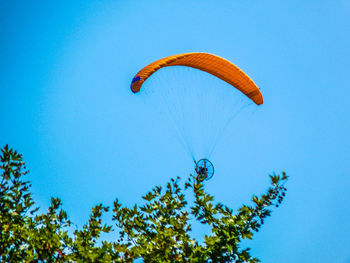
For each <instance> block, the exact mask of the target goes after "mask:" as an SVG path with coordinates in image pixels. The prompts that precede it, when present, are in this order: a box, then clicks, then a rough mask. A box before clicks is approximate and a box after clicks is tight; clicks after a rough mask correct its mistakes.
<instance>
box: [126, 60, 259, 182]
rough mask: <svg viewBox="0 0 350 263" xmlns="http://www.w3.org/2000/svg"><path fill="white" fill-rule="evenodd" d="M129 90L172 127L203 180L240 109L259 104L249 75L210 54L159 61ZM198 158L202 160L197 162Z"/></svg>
mask: <svg viewBox="0 0 350 263" xmlns="http://www.w3.org/2000/svg"><path fill="white" fill-rule="evenodd" d="M208 73H209V74H208ZM130 88H131V91H132V92H133V93H134V94H139V97H142V99H143V101H144V102H145V104H148V105H151V106H152V107H153V108H155V110H156V113H157V114H156V115H159V117H161V119H162V118H163V119H162V120H161V121H162V122H163V123H164V124H165V126H170V130H172V131H173V132H174V134H173V135H175V137H176V138H177V139H178V140H179V141H180V143H181V144H182V146H184V148H185V150H186V151H187V152H188V153H189V154H190V155H191V157H192V159H193V160H194V162H195V165H196V167H195V171H196V173H197V174H198V176H199V177H201V178H202V177H203V179H210V178H211V177H212V176H213V173H214V168H213V165H212V163H211V162H210V161H209V160H208V159H209V157H210V156H211V154H212V153H213V152H214V149H215V148H216V145H217V144H218V141H219V139H221V138H222V137H223V131H224V130H225V129H226V128H227V127H228V124H229V123H231V122H232V120H233V118H234V117H236V116H237V115H238V113H240V112H241V110H242V109H244V108H246V107H248V106H250V105H253V106H258V105H261V104H263V96H262V94H261V92H260V90H259V88H258V87H257V85H256V84H255V83H254V82H253V80H252V79H250V78H249V76H248V75H246V74H245V73H244V72H243V71H242V70H241V69H239V68H238V67H237V66H236V65H234V64H233V63H231V62H230V61H228V60H226V59H224V58H221V57H219V56H216V55H212V54H208V53H185V54H179V55H173V56H169V57H165V58H162V59H159V60H157V61H155V62H153V63H151V64H149V65H147V66H146V67H144V68H143V69H141V70H140V71H139V72H138V73H137V74H136V75H135V77H134V78H133V79H132V82H131V85H130ZM232 88H233V89H232ZM157 117H158V116H157ZM168 128H169V127H168ZM196 157H201V158H198V159H200V160H199V161H198V162H197V161H196V159H197V158H196Z"/></svg>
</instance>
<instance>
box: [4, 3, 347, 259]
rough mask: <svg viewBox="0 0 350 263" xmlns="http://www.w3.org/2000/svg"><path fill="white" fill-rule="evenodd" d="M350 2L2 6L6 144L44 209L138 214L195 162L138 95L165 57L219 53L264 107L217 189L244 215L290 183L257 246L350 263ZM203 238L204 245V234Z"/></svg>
mask: <svg viewBox="0 0 350 263" xmlns="http://www.w3.org/2000/svg"><path fill="white" fill-rule="evenodd" d="M349 17H350V2H349V1H346V0H339V1H338V0H333V1H236V0H229V1H191V0H186V1H164V0H161V1H149V0H148V1H143V0H140V1H127V0H126V1H56V3H55V4H53V2H50V1H34V2H33V1H22V2H21V3H19V2H13V1H0V27H1V41H0V69H1V70H0V88H1V93H0V94H1V111H2V117H1V124H0V145H2V146H3V145H4V144H6V143H8V144H9V145H10V146H12V147H14V148H15V149H17V150H18V151H20V152H21V153H23V154H24V157H25V160H27V166H28V167H29V169H30V171H31V173H30V177H29V179H30V180H31V181H32V184H33V186H32V190H33V193H34V198H35V200H36V201H37V202H38V204H39V205H40V206H41V207H42V208H46V207H47V206H48V204H49V198H50V196H59V197H61V198H62V200H63V203H64V207H65V209H66V210H67V212H68V214H69V215H70V217H71V219H72V220H73V221H74V222H76V223H77V224H78V225H81V224H82V223H84V222H85V221H86V220H87V218H88V215H89V212H90V208H91V207H92V206H93V205H95V204H97V203H99V202H103V203H104V204H106V205H111V204H112V201H113V200H114V199H115V198H116V197H118V198H119V199H120V201H121V202H122V203H125V204H127V205H132V204H134V203H136V202H138V201H140V198H141V195H143V194H144V193H146V192H147V191H148V190H150V189H151V187H153V186H154V185H156V184H161V185H163V184H164V183H165V182H167V181H168V180H169V178H171V177H175V176H178V175H180V176H182V177H186V176H187V175H188V174H189V173H190V172H192V168H193V163H192V160H191V159H190V158H189V156H188V155H186V153H185V152H184V150H183V148H182V147H181V145H180V144H179V142H178V141H176V140H174V139H173V137H172V136H171V135H170V134H169V133H167V130H165V129H163V128H162V126H161V125H160V124H159V123H157V122H156V121H155V120H154V116H151V115H152V114H151V111H149V112H148V110H147V107H146V106H144V105H143V106H140V104H139V102H138V101H137V100H135V97H134V96H133V94H131V92H130V90H129V85H130V81H131V79H132V77H133V76H134V74H135V73H136V72H137V71H138V70H139V69H140V68H141V67H143V66H145V65H146V64H147V63H150V62H152V61H153V60H155V59H158V58H161V57H165V56H168V55H172V54H177V53H184V52H193V51H200V52H209V53H213V54H217V55H219V56H222V57H224V58H227V59H228V60H230V61H232V62H234V63H235V64H236V65H238V66H240V67H241V68H242V69H243V70H244V71H245V72H246V73H248V74H249V75H250V76H251V77H252V78H253V79H254V81H255V82H256V83H257V85H258V86H259V87H260V88H261V90H262V93H263V95H264V99H265V103H264V105H263V106H261V107H260V108H259V110H258V111H256V112H254V114H248V115H243V116H244V117H240V118H237V120H235V129H234V130H232V132H231V135H230V136H226V137H225V138H224V143H221V146H220V147H218V148H217V149H216V152H215V155H214V154H213V160H214V163H215V168H216V174H215V176H214V178H213V179H212V180H211V181H209V182H208V183H207V189H208V191H209V192H210V193H212V194H214V195H215V196H216V201H220V202H223V203H225V204H227V205H229V206H231V207H233V208H237V207H239V206H240V205H241V204H242V203H248V202H249V199H250V197H251V195H252V194H259V193H263V192H264V191H265V190H266V188H267V187H268V184H269V180H268V174H269V173H272V172H273V171H276V172H280V171H281V170H285V171H286V172H287V173H288V174H289V175H290V180H289V182H288V185H287V187H288V193H287V197H286V200H285V202H284V203H283V205H282V206H281V207H280V208H278V209H277V210H275V211H274V212H273V214H272V216H271V217H270V218H269V219H267V220H266V223H265V225H264V226H263V228H262V231H260V232H259V233H257V234H256V235H255V239H254V240H253V241H250V242H247V243H246V244H247V245H248V246H250V247H251V248H252V252H253V254H254V255H256V256H257V257H259V258H260V259H261V260H262V262H269V263H271V262H276V263H277V262H278V263H280V262H292V263H295V262H317V263H318V262H344V263H349V262H350V241H349V236H350V223H349V222H350V212H349V211H350V197H349V185H350V174H349V170H350V169H349V163H350V162H349V156H350V139H349V134H350V114H349V112H350V103H349V97H350V85H349V83H350V19H349ZM195 231H197V233H196V234H200V230H195Z"/></svg>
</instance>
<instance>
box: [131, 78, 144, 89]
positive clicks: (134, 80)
mask: <svg viewBox="0 0 350 263" xmlns="http://www.w3.org/2000/svg"><path fill="white" fill-rule="evenodd" d="M140 79H141V78H140V76H136V77H135V78H133V79H132V81H131V85H130V89H131V90H132V85H133V84H134V83H135V82H136V81H139V80H140ZM132 92H134V91H133V90H132Z"/></svg>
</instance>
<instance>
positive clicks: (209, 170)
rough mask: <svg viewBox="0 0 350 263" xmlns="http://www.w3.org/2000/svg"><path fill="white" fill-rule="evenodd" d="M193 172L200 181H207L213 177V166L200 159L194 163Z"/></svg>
mask: <svg viewBox="0 0 350 263" xmlns="http://www.w3.org/2000/svg"><path fill="white" fill-rule="evenodd" d="M195 171H196V173H197V177H198V178H199V179H200V180H201V181H204V180H206V181H208V180H210V179H211V178H212V177H213V176H214V165H213V163H212V162H211V161H209V160H208V159H205V158H203V159H200V160H198V161H197V162H196V167H195Z"/></svg>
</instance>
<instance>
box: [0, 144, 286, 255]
mask: <svg viewBox="0 0 350 263" xmlns="http://www.w3.org/2000/svg"><path fill="white" fill-rule="evenodd" d="M0 162H1V166H0V169H1V184H0V259H1V260H0V261H1V262H133V261H134V260H135V259H137V258H142V259H143V261H144V262H259V260H258V259H257V258H254V257H252V256H251V255H250V250H249V248H246V249H240V243H241V241H242V240H243V239H252V237H253V233H254V232H257V231H258V230H259V229H260V227H261V226H262V224H263V223H264V219H265V218H266V217H268V216H270V214H271V210H270V208H271V207H272V206H276V207H278V205H279V204H280V203H281V202H282V200H283V198H284V196H285V192H286V188H285V187H284V183H285V182H286V181H287V176H286V174H285V173H284V172H283V173H282V175H276V174H273V175H270V178H271V184H272V186H271V187H270V188H268V190H267V192H266V193H265V194H263V195H261V196H260V197H257V196H253V197H252V205H243V206H242V207H241V208H240V209H239V210H238V212H237V213H236V214H234V213H233V210H232V209H230V208H228V207H227V206H225V205H223V204H221V203H216V204H215V203H214V197H213V196H212V195H210V194H208V193H207V192H206V191H205V186H204V184H203V182H202V181H200V180H199V179H198V178H196V177H195V176H193V175H190V176H189V178H188V179H187V180H186V182H185V184H184V187H183V189H182V188H181V187H180V184H179V181H180V178H176V179H171V180H170V182H169V183H168V184H167V185H166V187H165V189H164V191H163V189H162V187H160V186H156V187H154V188H153V189H152V191H150V192H149V193H147V194H146V195H145V196H143V199H144V200H145V204H143V205H140V206H138V205H135V206H134V207H132V208H128V207H123V206H122V205H121V204H120V203H119V201H118V199H117V200H116V201H115V202H114V206H113V221H114V222H115V227H114V228H112V226H108V225H106V224H104V223H103V222H102V219H101V217H102V214H103V213H106V212H108V210H109V207H107V206H103V205H102V204H99V205H97V206H95V207H93V208H92V213H91V215H90V218H89V221H88V222H87V223H86V224H85V225H84V226H83V227H82V229H79V228H77V227H76V228H75V229H74V228H73V227H72V224H71V222H70V220H69V219H68V217H67V214H66V212H65V211H64V210H62V204H61V201H60V199H58V198H51V205H50V207H49V208H48V210H47V212H46V213H39V210H38V208H36V207H35V203H34V201H33V199H32V197H31V193H30V183H29V182H28V181H23V177H24V176H25V175H26V174H27V173H28V171H27V170H26V167H25V163H24V161H23V158H22V155H20V154H18V153H17V152H16V151H14V150H12V149H10V148H9V147H8V146H7V145H6V146H5V147H3V148H2V150H1V156H0ZM184 191H191V192H193V194H194V203H193V204H191V205H190V206H189V205H188V202H187V201H186V199H185V195H184ZM191 217H192V218H194V219H196V220H198V221H199V222H200V223H202V224H206V225H208V226H209V227H210V228H211V235H207V236H205V237H204V242H203V243H199V242H198V241H196V240H195V239H194V238H193V237H191V235H190V234H191V220H190V218H191ZM72 230H74V231H72ZM112 231H118V232H119V239H118V240H116V241H114V242H109V241H104V240H101V238H100V235H101V233H102V232H104V233H110V232H112Z"/></svg>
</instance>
